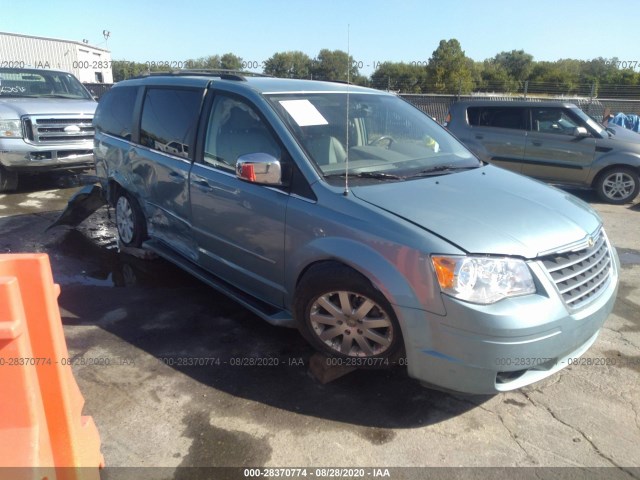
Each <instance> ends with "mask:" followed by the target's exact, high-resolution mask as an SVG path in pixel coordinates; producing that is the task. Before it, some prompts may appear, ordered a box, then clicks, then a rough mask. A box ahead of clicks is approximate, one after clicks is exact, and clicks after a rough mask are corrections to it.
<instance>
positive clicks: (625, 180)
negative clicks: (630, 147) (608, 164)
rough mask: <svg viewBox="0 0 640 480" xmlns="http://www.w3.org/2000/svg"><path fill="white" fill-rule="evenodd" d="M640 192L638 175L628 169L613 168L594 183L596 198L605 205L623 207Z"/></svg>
mask: <svg viewBox="0 0 640 480" xmlns="http://www.w3.org/2000/svg"><path fill="white" fill-rule="evenodd" d="M639 190H640V180H639V179H638V173H637V172H636V171H634V170H632V169H631V168H628V167H614V168H612V169H610V170H607V171H606V172H604V173H603V174H602V175H600V177H599V178H598V181H597V182H596V192H597V193H598V196H599V197H600V198H601V199H602V200H604V201H605V202H607V203H613V204H616V205H623V204H625V203H629V202H631V201H632V200H633V199H634V198H635V197H636V195H638V191H639Z"/></svg>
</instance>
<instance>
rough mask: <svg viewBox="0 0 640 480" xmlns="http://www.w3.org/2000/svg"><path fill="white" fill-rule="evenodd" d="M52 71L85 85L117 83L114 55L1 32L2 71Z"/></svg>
mask: <svg viewBox="0 0 640 480" xmlns="http://www.w3.org/2000/svg"><path fill="white" fill-rule="evenodd" d="M3 67H13V68H28V67H35V68H51V69H53V70H63V71H65V72H69V73H72V74H74V75H75V76H76V77H77V78H78V79H79V80H80V81H81V82H83V83H113V74H112V72H111V52H109V51H108V50H104V49H102V48H98V47H92V46H91V45H89V44H87V43H82V42H74V41H70V40H58V39H56V38H45V37H32V36H29V35H20V34H17V33H6V32H0V68H3Z"/></svg>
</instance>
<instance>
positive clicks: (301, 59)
mask: <svg viewBox="0 0 640 480" xmlns="http://www.w3.org/2000/svg"><path fill="white" fill-rule="evenodd" d="M264 73H266V74H267V75H273V76H274V77H282V78H309V77H310V76H311V58H310V57H309V56H308V55H307V54H306V53H303V52H299V51H289V52H278V53H274V54H273V55H272V56H271V57H269V59H268V60H267V61H266V62H264Z"/></svg>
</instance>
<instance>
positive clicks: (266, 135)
mask: <svg viewBox="0 0 640 480" xmlns="http://www.w3.org/2000/svg"><path fill="white" fill-rule="evenodd" d="M247 153H268V154H269V155H272V156H273V157H275V158H277V159H280V158H281V156H282V152H281V150H280V147H279V146H278V142H277V141H276V139H275V138H274V137H273V135H272V134H271V131H270V130H269V128H267V125H266V124H265V123H264V121H263V120H262V118H261V117H260V116H259V115H258V113H257V112H256V111H255V110H254V109H253V107H251V106H250V105H248V104H247V103H245V102H243V101H242V100H238V99H236V98H230V97H225V96H223V95H218V96H217V97H216V99H215V100H214V102H213V108H212V109H211V115H210V116H209V124H208V126H207V134H206V140H205V144H204V162H205V163H206V164H209V165H213V166H215V167H220V168H224V169H231V170H235V164H236V160H237V159H238V157H239V156H241V155H245V154H247Z"/></svg>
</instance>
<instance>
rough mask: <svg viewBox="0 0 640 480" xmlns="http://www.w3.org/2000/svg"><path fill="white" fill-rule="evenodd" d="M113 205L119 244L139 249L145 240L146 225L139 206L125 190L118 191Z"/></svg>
mask: <svg viewBox="0 0 640 480" xmlns="http://www.w3.org/2000/svg"><path fill="white" fill-rule="evenodd" d="M115 203H116V227H117V229H118V238H119V239H120V242H121V243H122V244H123V245H125V246H126V247H135V248H139V247H140V246H141V245H142V242H143V241H144V240H145V239H146V238H147V224H146V220H145V218H144V214H143V213H142V209H141V208H140V205H139V204H138V202H137V201H136V199H135V198H133V197H132V196H131V195H130V194H129V193H128V192H126V191H125V190H119V191H118V193H117V194H116V202H115Z"/></svg>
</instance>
